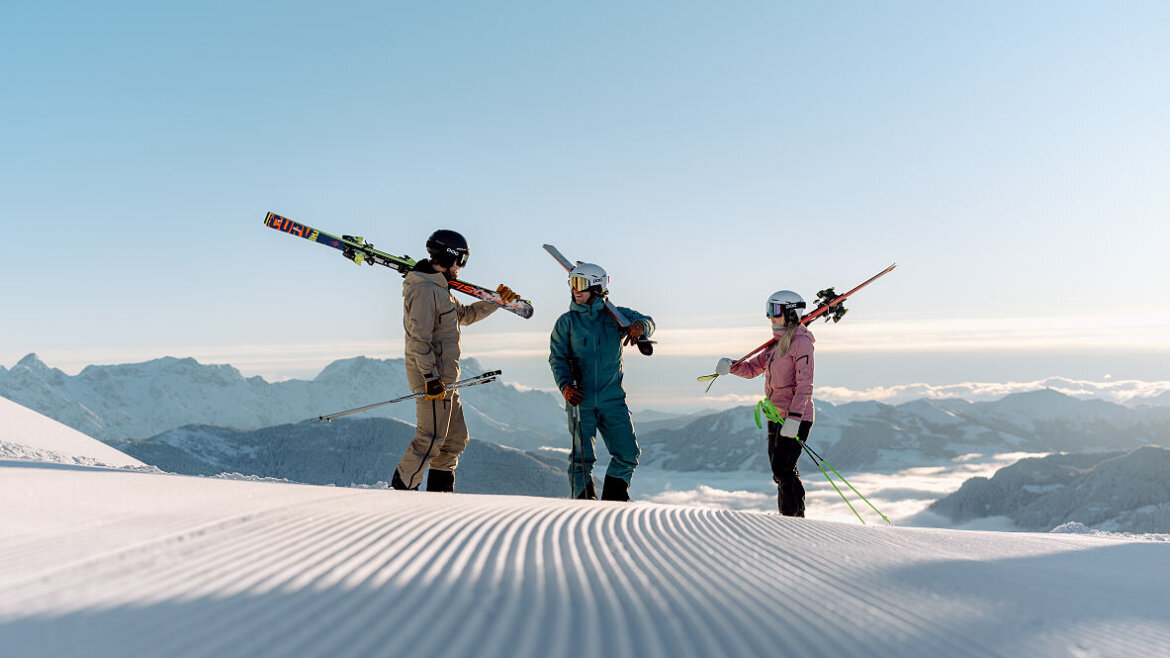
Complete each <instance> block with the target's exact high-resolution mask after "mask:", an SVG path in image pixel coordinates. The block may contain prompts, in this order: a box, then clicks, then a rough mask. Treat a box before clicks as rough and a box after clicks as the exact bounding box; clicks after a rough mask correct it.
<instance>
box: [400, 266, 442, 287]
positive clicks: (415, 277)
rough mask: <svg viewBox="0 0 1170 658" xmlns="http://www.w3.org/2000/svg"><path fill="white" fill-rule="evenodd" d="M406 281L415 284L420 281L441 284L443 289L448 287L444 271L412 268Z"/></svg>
mask: <svg viewBox="0 0 1170 658" xmlns="http://www.w3.org/2000/svg"><path fill="white" fill-rule="evenodd" d="M406 283H408V284H410V285H415V284H419V283H432V284H434V285H436V286H439V287H440V288H442V289H443V290H447V289H448V287H449V286H448V285H447V277H446V276H443V274H442V272H435V271H433V270H432V271H431V272H423V271H421V270H412V271H410V272H407V273H406Z"/></svg>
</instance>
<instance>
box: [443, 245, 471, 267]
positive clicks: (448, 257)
mask: <svg viewBox="0 0 1170 658" xmlns="http://www.w3.org/2000/svg"><path fill="white" fill-rule="evenodd" d="M444 251H445V252H446V253H444V254H443V260H444V261H445V262H447V263H450V265H443V263H439V264H440V265H443V267H463V266H464V265H466V264H467V252H466V251H456V250H454V249H445V250H444Z"/></svg>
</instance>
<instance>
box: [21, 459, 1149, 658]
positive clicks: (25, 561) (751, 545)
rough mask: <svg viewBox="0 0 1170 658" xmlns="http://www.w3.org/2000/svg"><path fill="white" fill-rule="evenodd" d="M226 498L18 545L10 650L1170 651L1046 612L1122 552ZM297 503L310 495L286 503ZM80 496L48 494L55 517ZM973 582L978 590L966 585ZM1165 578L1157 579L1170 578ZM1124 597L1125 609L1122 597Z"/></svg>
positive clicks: (350, 495) (994, 539)
mask: <svg viewBox="0 0 1170 658" xmlns="http://www.w3.org/2000/svg"><path fill="white" fill-rule="evenodd" d="M0 475H6V473H0ZM43 475H45V476H46V477H47V478H54V477H73V478H77V477H80V478H83V479H84V478H86V477H87V476H88V475H89V474H87V473H80V474H78V473H72V474H67V475H65V476H62V475H57V474H50V473H49V472H48V471H46V472H45V473H44V474H43ZM126 477H138V478H140V479H139V480H125V478H126ZM150 477H174V476H150ZM141 478H143V476H142V475H140V474H134V475H130V476H122V477H121V478H117V480H118V482H117V483H116V484H111V483H110V482H109V481H94V482H93V487H92V488H93V490H94V492H93V493H94V496H95V497H97V498H99V499H100V497H101V495H102V487H103V486H121V487H133V486H135V485H136V484H137V483H142V482H149V480H144V479H141ZM50 484H51V483H50ZM223 484H224V482H221V481H213V480H204V481H203V482H202V483H201V484H200V485H199V486H209V487H212V488H217V487H221V486H223ZM230 486H232V487H235V488H234V489H233V490H232V491H233V492H234V491H238V492H239V493H240V494H241V495H244V496H247V497H248V498H250V497H251V496H253V495H255V496H256V500H255V501H254V502H253V503H252V504H251V505H252V507H253V509H251V510H244V511H243V512H242V513H241V512H240V510H241V509H242V508H241V507H239V506H235V507H231V508H225V509H224V511H223V516H222V517H221V518H218V519H214V518H212V517H213V515H214V510H210V511H208V510H203V513H204V516H203V517H199V518H198V519H197V520H199V521H202V522H201V523H199V524H197V525H195V526H194V527H190V528H187V529H185V530H181V531H178V532H176V531H175V528H176V527H179V526H181V525H182V519H184V518H185V519H188V522H189V521H190V518H191V517H189V516H186V517H184V516H183V515H176V517H177V518H173V519H172V518H168V515H167V513H166V512H167V509H168V507H167V505H168V504H167V503H159V502H158V501H150V502H149V504H145V503H144V507H145V508H146V509H144V511H143V512H142V513H141V514H140V515H139V519H140V521H142V522H144V523H152V524H153V523H159V524H160V527H159V528H156V530H159V531H160V532H165V533H166V536H164V537H159V538H156V539H153V540H150V541H140V540H139V539H140V537H141V532H138V533H130V534H129V535H128V536H129V537H130V538H131V540H129V541H127V542H126V545H125V546H123V547H122V548H120V549H117V550H106V547H108V546H110V545H112V543H113V542H115V540H116V539H117V536H119V535H120V534H123V533H126V532H127V531H128V529H132V528H133V526H134V516H133V512H132V511H131V512H129V513H128V512H127V511H126V510H125V509H123V508H122V507H115V508H112V509H111V510H110V511H109V516H108V517H105V518H111V519H114V520H115V521H116V522H114V523H110V524H109V525H103V524H102V523H100V521H101V518H98V519H97V521H98V523H96V524H89V525H86V526H85V527H83V528H81V529H80V530H78V532H77V534H76V535H75V536H73V535H70V534H69V533H68V532H67V531H66V530H67V529H62V530H58V531H57V533H56V534H54V535H53V536H54V537H55V538H56V539H57V540H62V541H66V540H67V541H69V542H73V541H75V540H77V539H82V540H84V541H87V542H94V543H95V544H96V545H100V546H102V547H103V551H102V552H100V553H99V554H97V555H94V556H92V557H88V558H85V559H81V560H77V559H70V557H71V556H73V555H74V554H75V553H74V552H70V551H65V550H61V551H52V550H45V552H44V553H43V554H41V556H40V559H39V560H38V559H37V558H36V555H35V553H34V552H33V551H32V549H31V547H32V546H37V547H41V548H46V549H47V545H46V544H47V542H46V540H44V539H37V537H36V536H35V535H34V536H30V535H28V534H25V535H19V536H18V538H17V539H13V540H6V543H5V546H6V549H5V553H4V554H3V555H13V556H22V557H21V559H20V560H19V561H18V562H17V563H13V562H7V561H4V560H0V583H4V584H3V585H2V589H0V593H2V596H0V655H3V656H5V658H7V655H6V654H5V651H6V650H7V649H5V648H4V647H16V648H17V649H19V648H22V647H37V648H39V649H44V651H36V652H35V653H38V654H40V653H44V654H49V655H54V654H55V655H86V656H91V655H92V656H158V655H167V656H184V657H187V656H190V657H195V656H208V657H211V656H235V655H240V656H245V655H247V656H253V655H306V656H307V655H314V656H315V655H329V656H370V655H398V654H401V653H420V654H428V653H444V654H446V655H452V656H462V655H476V656H545V655H558V656H560V655H598V654H605V653H607V652H608V653H613V652H614V651H615V650H616V651H617V653H618V654H621V655H636V656H639V657H640V658H650V657H653V656H669V657H670V658H682V657H685V656H718V655H735V656H741V655H748V656H751V655H768V656H772V655H831V656H841V655H891V656H893V655H897V656H904V655H909V656H938V655H947V656H996V655H1012V654H1014V653H1017V652H1021V655H1022V653H1023V652H1026V653H1028V654H1029V655H1065V654H1069V653H1075V652H1076V651H1077V650H1081V651H1084V652H1086V653H1089V654H1092V653H1095V652H1097V653H1099V652H1100V650H1101V647H1107V648H1108V651H1106V652H1105V653H1110V654H1112V653H1114V652H1117V653H1125V654H1130V655H1142V654H1149V653H1150V652H1151V648H1152V647H1164V646H1167V643H1170V621H1168V620H1167V619H1166V615H1167V614H1168V611H1167V610H1166V608H1167V606H1166V605H1165V604H1164V605H1162V606H1161V608H1160V610H1158V611H1155V612H1154V613H1152V614H1151V617H1152V618H1153V620H1154V621H1151V620H1150V618H1137V619H1123V620H1117V619H1116V618H1114V620H1113V621H1112V622H1110V623H1105V622H1104V621H1102V620H1100V619H1099V618H1098V617H1095V616H1093V615H1091V614H1088V613H1079V612H1078V614H1070V615H1069V616H1068V617H1067V619H1058V620H1057V621H1056V622H1055V623H1053V622H1048V621H1046V618H1045V615H1046V614H1048V608H1050V607H1052V606H1050V605H1048V604H1047V603H1046V601H1047V600H1048V599H1051V598H1052V596H1053V595H1052V592H1053V591H1057V592H1059V591H1060V587H1061V586H1063V585H1065V583H1066V582H1067V581H1069V580H1070V579H1074V578H1083V577H1087V578H1090V579H1091V578H1096V579H1097V580H1098V581H1102V582H1104V581H1106V580H1107V579H1108V578H1109V577H1111V576H1110V574H1108V573H1106V574H1100V575H1096V576H1094V575H1093V574H1088V575H1086V576H1082V575H1080V572H1078V571H1075V570H1072V569H1070V568H1068V566H1067V565H1073V566H1080V567H1083V565H1084V562H1077V561H1075V560H1069V559H1062V558H1068V557H1069V556H1072V557H1076V554H1077V553H1079V552H1080V551H1084V550H1086V549H1093V548H1098V547H1102V546H1122V547H1123V548H1132V547H1133V546H1134V545H1132V544H1125V543H1124V542H1118V541H1115V540H1101V539H1099V538H1085V537H1080V536H1073V535H1035V534H1024V533H1019V534H1005V533H960V532H956V531H943V530H929V529H914V528H888V527H862V526H857V525H847V524H841V523H831V522H816V521H808V520H800V519H786V518H780V517H777V516H775V515H766V514H758V513H744V512H733V511H725V510H712V509H700V508H684V507H673V506H662V505H652V504H640V503H634V504H620V503H605V502H584V501H568V500H551V499H539V498H525V497H506V496H471V495H458V494H456V495H452V494H426V493H414V492H394V491H370V490H338V489H332V488H325V487H303V486H299V485H282V484H272V483H234V484H232V485H230ZM3 487H4V480H3V478H2V477H0V493H5V491H6V490H5V489H4V488H3ZM291 491H295V492H296V495H297V498H296V499H295V500H293V501H292V502H288V500H287V499H282V494H283V493H285V492H291ZM69 504H70V503H69V501H68V500H61V501H56V502H55V503H54V502H52V501H50V502H49V503H46V513H51V512H52V510H53V509H54V505H56V506H57V507H62V508H68V506H69ZM244 507H247V506H246V505H245V506H244ZM2 513H3V510H0V514H2ZM3 518H6V517H0V520H2V519H3ZM209 519H210V520H209ZM103 533H105V534H103ZM19 537H24V539H19ZM25 542H27V543H25ZM22 543H23V544H24V545H21V544H22ZM1152 546H1153V550H1158V549H1162V550H1163V551H1164V548H1163V547H1162V546H1156V545H1152ZM1139 548H1140V546H1139ZM1141 550H1147V549H1141ZM970 556H978V557H977V558H972V557H970ZM989 556H990V558H991V559H990V560H989ZM57 559H63V560H65V562H64V563H63V564H59V565H57V564H53V561H54V560H57ZM1037 559H1042V560H1044V561H1043V562H1035V560H1037ZM999 560H1002V562H1001V561H999ZM1050 561H1051V562H1054V563H1055V566H1054V567H1053V568H1051V569H1045V568H1043V565H1045V564H1049V562H1050ZM964 565H968V566H964ZM1038 565H1039V566H1038ZM30 567H31V568H33V572H32V573H31V574H29V573H25V574H23V575H21V573H20V572H19V571H16V569H26V568H30ZM956 569H961V570H963V571H966V570H971V572H972V573H974V574H975V579H974V580H972V579H956V578H955V576H954V572H955V570H956ZM1151 575H1152V576H1155V578H1153V579H1152V581H1151V583H1150V585H1149V587H1150V588H1152V589H1153V588H1158V587H1160V586H1165V585H1167V581H1170V577H1167V575H1166V574H1165V573H1160V574H1159V573H1155V574H1151ZM18 576H19V577H18ZM1158 577H1160V580H1159V579H1158ZM1132 585H1133V583H1131V586H1132ZM1158 591H1160V590H1158ZM1001 594H1002V596H1003V599H1004V600H1003V601H1000V600H999V599H997V598H995V597H997V596H1000V595H1001ZM1126 595H1127V593H1126V592H1119V593H1112V594H1109V595H1107V596H1106V597H1105V599H1104V601H1105V603H1106V604H1107V605H1106V607H1107V608H1110V607H1116V605H1121V604H1124V599H1123V597H1124V596H1126ZM1151 596H1152V594H1151ZM1020 601H1023V603H1021V602H1020ZM1033 601H1035V602H1039V603H1038V604H1035V605H1033V604H1032V602H1033ZM1052 605H1055V606H1056V607H1057V608H1060V606H1061V605H1064V606H1067V605H1069V604H1068V603H1065V602H1056V603H1054V604H1052ZM1083 605H1084V609H1085V610H1086V611H1092V609H1093V606H1094V604H1093V603H1092V602H1086V603H1084V604H1083ZM1131 608H1132V606H1131ZM1074 612H1076V610H1074ZM1131 612H1132V610H1131ZM1159 614H1161V615H1162V616H1161V617H1159V616H1158V615H1159ZM1000 631H1001V632H1000ZM1066 634H1067V635H1068V636H1069V637H1072V638H1073V639H1071V640H1070V639H1067V638H1066ZM1086 642H1088V644H1086ZM14 655H23V653H21V652H20V651H17V652H16V653H15V654H14Z"/></svg>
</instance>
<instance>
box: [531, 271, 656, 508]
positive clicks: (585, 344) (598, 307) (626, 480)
mask: <svg viewBox="0 0 1170 658" xmlns="http://www.w3.org/2000/svg"><path fill="white" fill-rule="evenodd" d="M569 285H570V287H571V288H572V291H573V302H572V303H571V304H570V305H569V311H568V312H567V313H565V314H563V315H561V317H559V318H557V322H556V325H555V326H554V327H553V331H552V336H551V337H550V340H549V351H550V354H549V357H548V362H549V365H550V366H551V367H552V372H553V378H554V379H555V380H556V383H557V388H558V389H560V391H561V394H562V395H563V396H564V398H565V403H566V404H565V410H566V412H567V414H568V417H569V432H570V434H572V435H573V438H574V441H573V449H572V452H571V453H570V455H569V485H570V487H571V493H572V497H573V498H588V499H592V500H596V499H597V493H596V489H595V488H594V485H593V474H592V473H593V462H594V461H595V460H596V454H595V452H594V437H596V435H597V433H598V432H601V437H602V439H604V440H605V447H606V448H607V449H608V450H609V454H610V457H611V459H610V462H609V468H607V469H606V472H605V484H604V486H603V488H602V494H601V498H602V500H629V499H630V495H629V486H630V478H631V477H632V476H633V474H634V468H635V467H637V465H638V456H639V455H640V454H641V452H642V450H641V448H639V447H638V439H637V437H636V436H635V435H634V426H633V423H632V422H631V420H630V409H629V407H627V406H626V392H625V389H623V388H622V342H623V339H624V340H625V343H626V344H627V345H632V344H634V343H635V342H636V341H637V339H638V338H649V337H650V335H651V334H652V333H654V321H653V320H652V319H650V317H649V316H645V315H642V314H641V313H638V312H637V311H634V310H631V309H628V308H619V311H621V313H622V314H624V315H625V316H626V319H627V320H629V323H630V324H629V328H628V329H624V330H623V329H622V327H621V325H619V324H618V322H617V320H615V319H614V317H613V315H611V314H610V312H609V311H608V310H606V306H605V296H606V294H607V293H608V292H609V290H608V285H609V277H608V276H606V274H605V270H603V269H602V268H601V267H599V266H597V265H594V264H592V263H581V264H579V265H577V267H574V268H573V270H572V272H570V274H569Z"/></svg>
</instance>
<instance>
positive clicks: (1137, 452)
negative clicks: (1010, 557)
mask: <svg viewBox="0 0 1170 658" xmlns="http://www.w3.org/2000/svg"><path fill="white" fill-rule="evenodd" d="M1167 473H1170V450H1167V449H1166V448H1161V447H1157V446H1144V447H1141V448H1137V449H1134V450H1131V451H1129V452H1099V453H1081V454H1063V455H1050V456H1048V457H1044V458H1042V459H1021V460H1020V461H1018V462H1016V463H1015V464H1013V465H1011V466H1008V467H1006V468H1002V469H1000V470H999V471H998V472H996V474H995V475H994V476H993V477H991V478H990V479H988V478H982V477H976V478H971V479H970V480H967V481H966V482H964V483H963V486H962V487H961V488H960V489H959V490H958V491H956V492H955V493H953V494H951V495H949V496H947V497H945V498H942V499H940V500H937V501H935V502H934V503H933V504H932V505H931V506H930V509H931V511H933V512H938V513H940V514H944V515H946V516H948V517H949V518H950V519H951V520H953V521H954V522H956V523H965V522H968V521H972V520H975V519H983V518H987V517H997V516H1002V517H1007V518H1009V519H1011V521H1012V522H1013V523H1014V524H1015V526H1016V527H1017V528H1019V529H1021V530H1035V531H1048V530H1051V529H1053V528H1055V527H1057V526H1060V525H1063V524H1065V523H1081V524H1083V525H1085V526H1088V527H1091V528H1095V529H1098V530H1105V531H1109V532H1136V533H1147V532H1158V533H1165V532H1170V479H1167V477H1166V475H1167Z"/></svg>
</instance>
